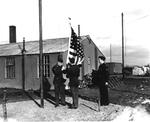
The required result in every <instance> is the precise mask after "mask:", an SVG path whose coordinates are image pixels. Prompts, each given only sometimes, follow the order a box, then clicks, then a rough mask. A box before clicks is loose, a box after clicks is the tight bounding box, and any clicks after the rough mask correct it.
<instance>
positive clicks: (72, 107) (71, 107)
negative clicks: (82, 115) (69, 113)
mask: <svg viewBox="0 0 150 122" xmlns="http://www.w3.org/2000/svg"><path fill="white" fill-rule="evenodd" d="M77 108H78V107H75V106H70V107H69V109H77Z"/></svg>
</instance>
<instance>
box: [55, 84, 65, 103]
mask: <svg viewBox="0 0 150 122" xmlns="http://www.w3.org/2000/svg"><path fill="white" fill-rule="evenodd" d="M54 87H55V100H56V105H59V97H60V100H61V103H62V104H65V85H63V84H61V85H54Z"/></svg>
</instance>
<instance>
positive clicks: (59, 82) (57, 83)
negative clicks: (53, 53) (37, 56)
mask: <svg viewBox="0 0 150 122" xmlns="http://www.w3.org/2000/svg"><path fill="white" fill-rule="evenodd" d="M52 71H53V73H54V80H53V84H54V88H55V99H56V104H55V107H58V106H59V97H60V98H61V104H62V105H66V103H65V85H64V82H65V79H64V78H63V59H62V55H58V62H57V64H56V65H54V66H53V68H52Z"/></svg>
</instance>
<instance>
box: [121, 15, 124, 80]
mask: <svg viewBox="0 0 150 122" xmlns="http://www.w3.org/2000/svg"><path fill="white" fill-rule="evenodd" d="M121 18H122V23H121V24H122V76H123V78H124V28H123V27H124V23H123V13H122V14H121Z"/></svg>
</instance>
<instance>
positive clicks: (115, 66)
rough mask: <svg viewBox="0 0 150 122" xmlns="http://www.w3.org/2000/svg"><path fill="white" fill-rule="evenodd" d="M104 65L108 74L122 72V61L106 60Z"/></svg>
mask: <svg viewBox="0 0 150 122" xmlns="http://www.w3.org/2000/svg"><path fill="white" fill-rule="evenodd" d="M106 66H107V67H108V71H109V74H110V75H114V74H121V73H122V63H118V62H107V63H106Z"/></svg>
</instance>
